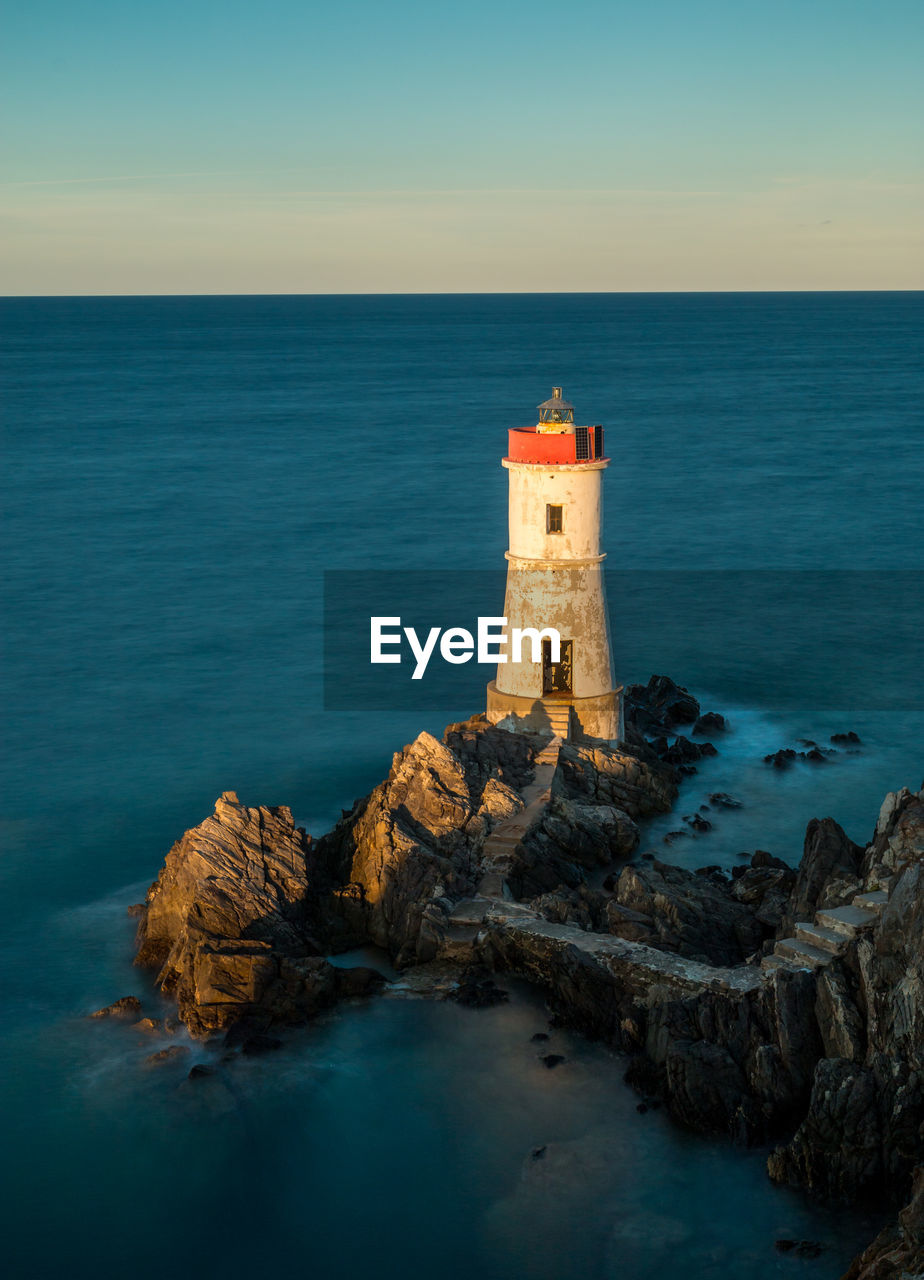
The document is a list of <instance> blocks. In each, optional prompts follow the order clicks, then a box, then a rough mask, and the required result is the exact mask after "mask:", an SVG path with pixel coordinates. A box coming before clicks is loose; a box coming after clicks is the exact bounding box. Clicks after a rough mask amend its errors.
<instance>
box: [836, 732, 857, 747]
mask: <svg viewBox="0 0 924 1280" xmlns="http://www.w3.org/2000/svg"><path fill="white" fill-rule="evenodd" d="M831 741H832V742H836V743H852V744H853V745H854V746H859V745H860V742H861V739H860V736H859V734H857V733H855V732H854V731H853V729H849V730H848V731H847V733H832V734H831Z"/></svg>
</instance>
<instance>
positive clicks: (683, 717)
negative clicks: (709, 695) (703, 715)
mask: <svg viewBox="0 0 924 1280" xmlns="http://www.w3.org/2000/svg"><path fill="white" fill-rule="evenodd" d="M637 688H638V686H637V685H633V686H632V691H633V696H636V695H635V694H634V691H635V690H636V689H637ZM643 696H644V704H645V705H646V706H647V707H648V708H649V710H651V711H652V712H654V713H655V714H656V715H657V716H659V717H660V719H661V720H663V721H664V723H665V724H667V725H668V726H671V727H673V726H674V725H678V724H693V722H694V721H695V720H696V718H697V717H698V715H699V712H700V707H699V703H698V702H697V700H696V699H695V698H694V697H693V695H692V694H691V693H690V691H689V690H688V689H685V688H684V687H683V686H682V685H679V684H675V683H674V681H673V680H671V678H670V677H669V676H652V677H651V678H650V680H649V681H648V684H647V686H646V687H645V690H644V695H643Z"/></svg>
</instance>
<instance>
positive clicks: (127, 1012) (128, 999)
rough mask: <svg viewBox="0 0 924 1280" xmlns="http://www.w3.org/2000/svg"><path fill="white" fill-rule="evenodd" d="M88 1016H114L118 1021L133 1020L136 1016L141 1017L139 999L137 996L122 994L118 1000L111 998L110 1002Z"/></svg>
mask: <svg viewBox="0 0 924 1280" xmlns="http://www.w3.org/2000/svg"><path fill="white" fill-rule="evenodd" d="M90 1017H91V1018H114V1019H116V1020H118V1021H119V1022H134V1021H135V1019H136V1018H140V1017H141V1001H140V1000H139V999H138V997H137V996H122V998H121V999H119V1000H113V1002H112V1004H107V1005H104V1006H103V1008H102V1009H97V1010H96V1011H95V1012H94V1013H91V1014H90Z"/></svg>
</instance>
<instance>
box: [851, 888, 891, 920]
mask: <svg viewBox="0 0 924 1280" xmlns="http://www.w3.org/2000/svg"><path fill="white" fill-rule="evenodd" d="M888 901H889V895H888V893H887V892H886V890H885V889H874V890H873V891H872V892H871V893H858V894H857V895H856V896H855V897H854V899H853V905H854V906H855V907H859V908H860V910H861V911H872V913H873V914H874V915H877V916H879V915H882V909H883V907H884V906H885V905H886V903H887V902H888Z"/></svg>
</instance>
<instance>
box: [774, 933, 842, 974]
mask: <svg viewBox="0 0 924 1280" xmlns="http://www.w3.org/2000/svg"><path fill="white" fill-rule="evenodd" d="M773 950H774V953H775V954H776V955H778V956H782V957H783V958H784V959H785V960H788V961H789V962H790V964H792V965H793V966H794V967H796V968H798V969H818V968H819V967H820V966H821V965H823V964H830V963H831V961H832V959H833V958H834V957H833V956H832V955H831V952H830V951H820V950H819V949H818V947H813V946H812V944H811V943H810V942H800V940H799V939H798V938H781V939H780V940H779V942H778V943H777V944H776V946H775V947H774V948H773Z"/></svg>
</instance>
